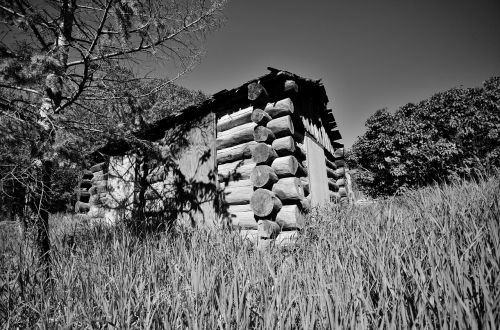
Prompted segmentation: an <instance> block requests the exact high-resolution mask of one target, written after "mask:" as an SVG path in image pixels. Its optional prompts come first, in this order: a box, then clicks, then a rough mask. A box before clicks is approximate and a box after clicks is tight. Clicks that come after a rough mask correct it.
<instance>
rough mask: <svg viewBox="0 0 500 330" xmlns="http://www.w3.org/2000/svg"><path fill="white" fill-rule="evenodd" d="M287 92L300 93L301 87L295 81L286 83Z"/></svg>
mask: <svg viewBox="0 0 500 330" xmlns="http://www.w3.org/2000/svg"><path fill="white" fill-rule="evenodd" d="M284 90H285V92H295V93H298V91H299V86H298V85H297V83H296V82H295V81H293V80H287V81H285V86H284Z"/></svg>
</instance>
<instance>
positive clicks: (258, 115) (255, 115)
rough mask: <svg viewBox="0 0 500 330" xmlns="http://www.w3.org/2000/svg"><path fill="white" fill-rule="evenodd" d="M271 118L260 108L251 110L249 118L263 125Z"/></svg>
mask: <svg viewBox="0 0 500 330" xmlns="http://www.w3.org/2000/svg"><path fill="white" fill-rule="evenodd" d="M271 119H272V118H271V116H269V114H268V113H267V112H265V111H264V110H262V109H254V110H253V112H252V117H251V120H252V121H253V122H254V123H256V124H257V125H262V126H265V125H266V124H267V123H268V122H269V121H270V120H271Z"/></svg>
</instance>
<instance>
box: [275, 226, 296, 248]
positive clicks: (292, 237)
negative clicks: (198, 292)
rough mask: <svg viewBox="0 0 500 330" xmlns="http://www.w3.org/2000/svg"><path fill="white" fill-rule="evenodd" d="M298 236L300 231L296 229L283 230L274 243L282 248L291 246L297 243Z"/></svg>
mask: <svg viewBox="0 0 500 330" xmlns="http://www.w3.org/2000/svg"><path fill="white" fill-rule="evenodd" d="M298 238H299V233H298V231H296V230H290V231H282V232H281V233H280V234H279V235H278V237H276V239H275V240H274V244H275V245H276V246H279V247H281V248H283V247H290V246H293V245H295V243H296V241H297V239H298Z"/></svg>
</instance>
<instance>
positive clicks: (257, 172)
mask: <svg viewBox="0 0 500 330" xmlns="http://www.w3.org/2000/svg"><path fill="white" fill-rule="evenodd" d="M250 180H251V181H252V183H253V185H254V187H257V188H269V187H271V186H272V184H273V183H275V182H276V181H278V176H277V175H276V173H275V172H274V170H273V169H272V168H271V166H268V165H257V166H255V167H254V168H253V170H252V174H251V175H250Z"/></svg>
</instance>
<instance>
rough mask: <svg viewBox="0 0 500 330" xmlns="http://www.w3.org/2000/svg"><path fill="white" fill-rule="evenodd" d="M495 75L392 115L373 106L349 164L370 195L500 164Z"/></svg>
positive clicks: (499, 82) (499, 88)
mask: <svg viewBox="0 0 500 330" xmlns="http://www.w3.org/2000/svg"><path fill="white" fill-rule="evenodd" d="M499 109H500V78H499V77H494V78H491V79H489V80H487V81H486V82H484V84H483V87H482V88H468V89H463V88H453V89H450V90H448V91H445V92H441V93H437V94H435V95H433V96H432V97H431V98H429V99H427V100H424V101H422V102H420V103H418V104H412V103H409V104H406V105H405V106H403V107H401V108H399V109H398V110H397V111H396V112H395V113H394V114H391V113H389V112H388V111H387V110H386V109H382V110H378V111H377V112H376V113H375V114H374V115H372V116H371V117H370V118H369V119H368V121H367V122H366V127H367V131H366V133H365V134H364V135H363V136H361V137H359V138H358V140H357V141H356V142H355V144H354V145H353V147H352V152H351V154H350V157H349V163H350V166H351V167H354V168H358V175H357V181H358V184H359V185H360V186H361V187H362V189H363V190H364V191H365V192H367V193H368V194H370V195H372V196H386V195H393V194H396V193H399V192H403V191H405V190H406V189H414V188H417V187H422V186H425V185H428V184H431V183H433V182H442V181H447V180H450V179H451V178H453V177H455V176H460V177H471V176H473V175H476V174H477V170H481V171H482V170H484V169H488V168H490V167H492V166H496V167H498V166H500V139H499V135H500V111H499Z"/></svg>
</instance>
